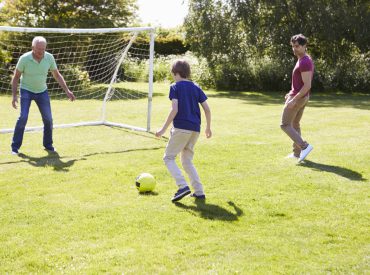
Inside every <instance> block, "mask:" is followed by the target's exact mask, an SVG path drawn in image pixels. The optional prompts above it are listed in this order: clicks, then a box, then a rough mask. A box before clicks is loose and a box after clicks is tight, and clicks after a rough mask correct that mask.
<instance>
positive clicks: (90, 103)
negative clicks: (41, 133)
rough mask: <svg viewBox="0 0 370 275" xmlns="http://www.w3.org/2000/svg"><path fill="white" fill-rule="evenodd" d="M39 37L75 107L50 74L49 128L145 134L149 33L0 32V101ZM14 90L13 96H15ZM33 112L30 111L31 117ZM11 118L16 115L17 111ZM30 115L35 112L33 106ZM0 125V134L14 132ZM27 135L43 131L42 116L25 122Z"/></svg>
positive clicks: (149, 92) (124, 30)
mask: <svg viewBox="0 0 370 275" xmlns="http://www.w3.org/2000/svg"><path fill="white" fill-rule="evenodd" d="M35 36H43V37H45V38H46V40H47V47H46V51H47V52H49V53H51V54H53V55H54V58H55V60H56V63H57V67H58V70H59V71H60V73H61V74H62V76H63V77H64V79H65V81H66V83H67V86H68V87H69V89H70V90H71V91H72V92H73V93H74V94H75V96H76V101H75V102H69V101H68V98H67V96H66V94H65V92H64V91H63V90H62V88H61V87H60V86H59V85H58V83H57V82H56V80H55V79H54V78H53V76H52V74H51V73H50V72H49V74H48V78H47V86H48V92H49V95H50V98H51V106H52V112H53V121H54V128H64V127H74V126H85V125H86V126H91V125H107V126H115V127H123V128H129V129H132V130H138V131H148V132H149V131H150V118H151V102H152V95H153V58H154V28H150V27H141V28H112V29H52V28H20V27H5V26H0V96H1V97H5V98H7V100H9V110H7V111H8V112H11V111H12V110H11V109H12V108H11V107H10V106H11V97H10V96H11V79H12V76H13V73H14V69H15V66H16V64H17V61H18V59H19V57H20V56H21V55H22V54H24V53H26V52H29V51H31V43H32V39H33V37H35ZM19 86H20V84H19V85H18V94H19ZM32 109H34V110H33V111H32ZM13 112H14V113H17V114H16V115H15V117H17V116H18V115H19V113H18V111H13ZM31 112H38V110H37V106H36V104H34V103H33V104H32V105H31V110H30V114H31ZM15 122H16V118H15V120H13V121H4V120H2V121H1V122H0V133H10V132H13V130H14V125H15ZM27 126H28V127H27V128H26V131H36V130H42V129H43V126H42V120H41V116H38V118H37V119H33V120H32V118H31V116H30V118H29V121H28V123H27Z"/></svg>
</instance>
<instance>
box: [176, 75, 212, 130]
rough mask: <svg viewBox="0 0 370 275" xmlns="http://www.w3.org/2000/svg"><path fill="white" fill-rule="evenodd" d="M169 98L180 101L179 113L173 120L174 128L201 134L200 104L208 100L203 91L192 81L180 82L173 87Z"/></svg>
mask: <svg viewBox="0 0 370 275" xmlns="http://www.w3.org/2000/svg"><path fill="white" fill-rule="evenodd" d="M169 98H170V100H172V99H177V100H178V112H177V114H176V116H175V118H174V120H173V126H174V127H175V128H179V129H185V130H191V131H195V132H200V108H199V103H203V102H204V101H206V100H207V96H206V95H205V93H204V92H203V91H202V89H201V88H200V87H199V86H198V85H196V84H194V83H193V82H192V81H186V80H185V81H179V82H176V83H174V84H172V85H171V87H170V95H169Z"/></svg>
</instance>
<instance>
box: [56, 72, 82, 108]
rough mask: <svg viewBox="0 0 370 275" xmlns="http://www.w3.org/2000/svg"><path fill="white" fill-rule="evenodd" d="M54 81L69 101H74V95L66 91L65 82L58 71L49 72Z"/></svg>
mask: <svg viewBox="0 0 370 275" xmlns="http://www.w3.org/2000/svg"><path fill="white" fill-rule="evenodd" d="M51 73H52V74H53V77H54V78H55V80H56V81H57V82H58V83H59V85H60V87H62V89H63V91H64V92H65V93H66V94H67V96H68V98H69V100H71V101H74V100H75V99H76V97H75V95H74V94H73V93H72V92H71V91H70V90H69V89H68V86H67V84H66V82H65V81H64V78H63V76H62V75H61V74H60V72H59V71H58V70H53V71H51Z"/></svg>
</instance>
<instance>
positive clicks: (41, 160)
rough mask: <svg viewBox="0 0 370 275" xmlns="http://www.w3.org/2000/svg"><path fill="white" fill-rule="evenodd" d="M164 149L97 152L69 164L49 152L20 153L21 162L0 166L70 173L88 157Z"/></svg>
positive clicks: (9, 162) (10, 162)
mask: <svg viewBox="0 0 370 275" xmlns="http://www.w3.org/2000/svg"><path fill="white" fill-rule="evenodd" d="M163 148H165V147H164V146H160V147H151V148H139V149H128V150H121V151H112V152H95V153H90V154H86V155H83V156H82V157H81V158H79V159H73V160H69V161H67V162H63V161H62V159H63V158H69V157H68V156H64V157H60V155H59V154H58V153H52V152H48V155H47V156H44V157H31V156H29V155H26V154H24V153H19V154H18V157H19V158H21V160H17V161H8V162H2V163H0V164H15V163H20V162H27V163H29V164H30V165H32V166H35V167H53V168H54V170H55V171H62V172H68V171H69V169H68V168H69V167H71V166H73V165H74V163H75V162H76V161H80V160H86V158H87V157H91V156H96V155H109V154H112V155H113V154H122V153H129V152H136V151H151V150H159V149H163ZM149 195H150V194H149ZM152 195H153V194H152ZM154 195H155V194H154Z"/></svg>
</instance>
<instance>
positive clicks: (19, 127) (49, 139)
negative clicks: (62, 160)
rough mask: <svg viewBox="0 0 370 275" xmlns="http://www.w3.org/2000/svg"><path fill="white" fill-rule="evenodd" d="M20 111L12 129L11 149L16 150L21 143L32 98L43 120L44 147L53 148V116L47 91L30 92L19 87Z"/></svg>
mask: <svg viewBox="0 0 370 275" xmlns="http://www.w3.org/2000/svg"><path fill="white" fill-rule="evenodd" d="M20 94H21V98H20V100H21V103H20V106H21V113H20V116H19V118H18V120H17V123H16V125H15V129H14V136H13V142H12V150H13V151H16V152H17V151H18V149H19V148H20V147H21V145H22V141H23V135H24V129H25V127H26V124H27V120H28V113H29V111H30V106H31V102H32V100H34V101H35V102H36V104H37V106H38V107H39V110H40V113H41V116H42V121H43V122H44V139H43V144H44V147H45V148H46V149H48V150H53V118H52V115H51V107H50V98H49V94H48V91H47V90H45V91H44V92H42V93H32V92H30V91H27V90H25V89H21V92H20Z"/></svg>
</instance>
